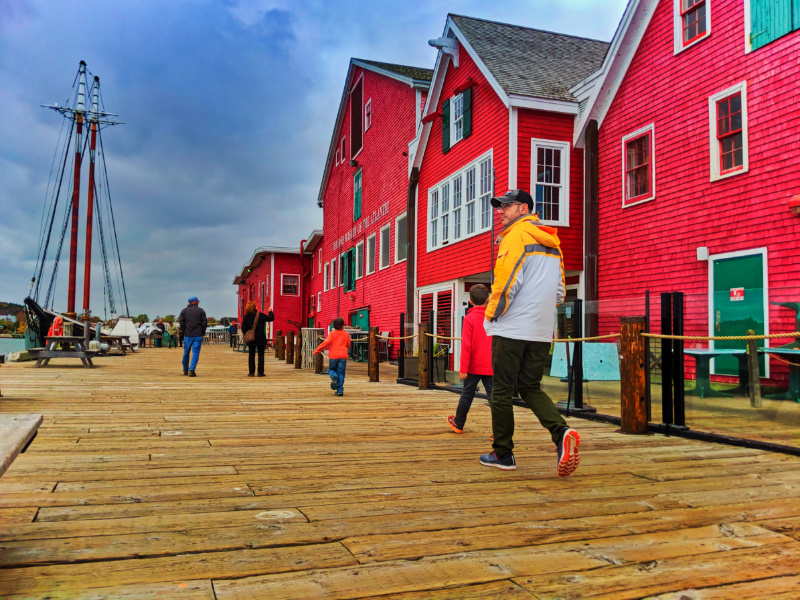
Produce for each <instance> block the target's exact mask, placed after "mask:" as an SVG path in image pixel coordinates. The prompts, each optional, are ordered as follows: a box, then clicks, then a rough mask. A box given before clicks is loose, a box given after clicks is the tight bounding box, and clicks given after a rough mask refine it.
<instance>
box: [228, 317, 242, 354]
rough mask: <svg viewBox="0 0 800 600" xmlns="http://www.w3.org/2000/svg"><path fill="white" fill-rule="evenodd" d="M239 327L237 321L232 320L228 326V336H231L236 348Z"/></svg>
mask: <svg viewBox="0 0 800 600" xmlns="http://www.w3.org/2000/svg"><path fill="white" fill-rule="evenodd" d="M238 334H239V328H238V327H237V326H236V321H231V324H230V327H228V337H229V338H230V342H231V348H234V349H236V344H237V343H238V341H239V335H238Z"/></svg>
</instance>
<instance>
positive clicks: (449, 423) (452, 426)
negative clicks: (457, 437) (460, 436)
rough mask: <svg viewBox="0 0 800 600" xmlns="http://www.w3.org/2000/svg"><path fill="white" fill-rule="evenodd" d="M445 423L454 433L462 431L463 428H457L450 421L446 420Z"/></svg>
mask: <svg viewBox="0 0 800 600" xmlns="http://www.w3.org/2000/svg"><path fill="white" fill-rule="evenodd" d="M447 424H448V425H450V429H452V430H453V431H455V432H456V433H464V430H463V429H459V428H458V427H456V426H455V425H453V424H452V423H451V422H450V421H448V422H447Z"/></svg>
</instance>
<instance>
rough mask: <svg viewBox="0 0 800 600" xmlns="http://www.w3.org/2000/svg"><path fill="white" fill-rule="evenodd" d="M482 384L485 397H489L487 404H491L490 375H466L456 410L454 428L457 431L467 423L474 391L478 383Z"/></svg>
mask: <svg viewBox="0 0 800 600" xmlns="http://www.w3.org/2000/svg"><path fill="white" fill-rule="evenodd" d="M479 381H482V382H483V387H484V388H486V395H487V396H489V404H490V405H491V403H492V376H491V375H473V374H472V373H467V378H466V379H464V380H463V382H464V390H463V391H462V392H461V398H460V399H459V400H458V408H456V416H455V421H456V426H457V427H458V428H459V429H464V425H465V424H466V422H467V413H468V412H469V408H470V406H472V400H473V399H474V398H475V390H476V389H477V387H478V382H479Z"/></svg>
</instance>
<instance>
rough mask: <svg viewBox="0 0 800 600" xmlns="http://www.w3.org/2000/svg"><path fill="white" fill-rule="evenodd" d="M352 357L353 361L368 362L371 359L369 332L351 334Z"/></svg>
mask: <svg viewBox="0 0 800 600" xmlns="http://www.w3.org/2000/svg"><path fill="white" fill-rule="evenodd" d="M350 358H351V359H352V360H353V362H367V361H368V360H369V334H364V335H360V334H355V335H352V334H351V343H350Z"/></svg>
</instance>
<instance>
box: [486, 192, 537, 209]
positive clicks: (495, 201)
mask: <svg viewBox="0 0 800 600" xmlns="http://www.w3.org/2000/svg"><path fill="white" fill-rule="evenodd" d="M491 202H492V206H494V207H495V208H499V207H500V205H501V204H512V203H514V202H519V203H520V204H527V205H528V211H529V212H533V198H531V195H530V194H529V193H528V192H526V191H525V190H508V191H507V192H506V193H505V194H503V195H502V196H497V197H495V198H492V200H491Z"/></svg>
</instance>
